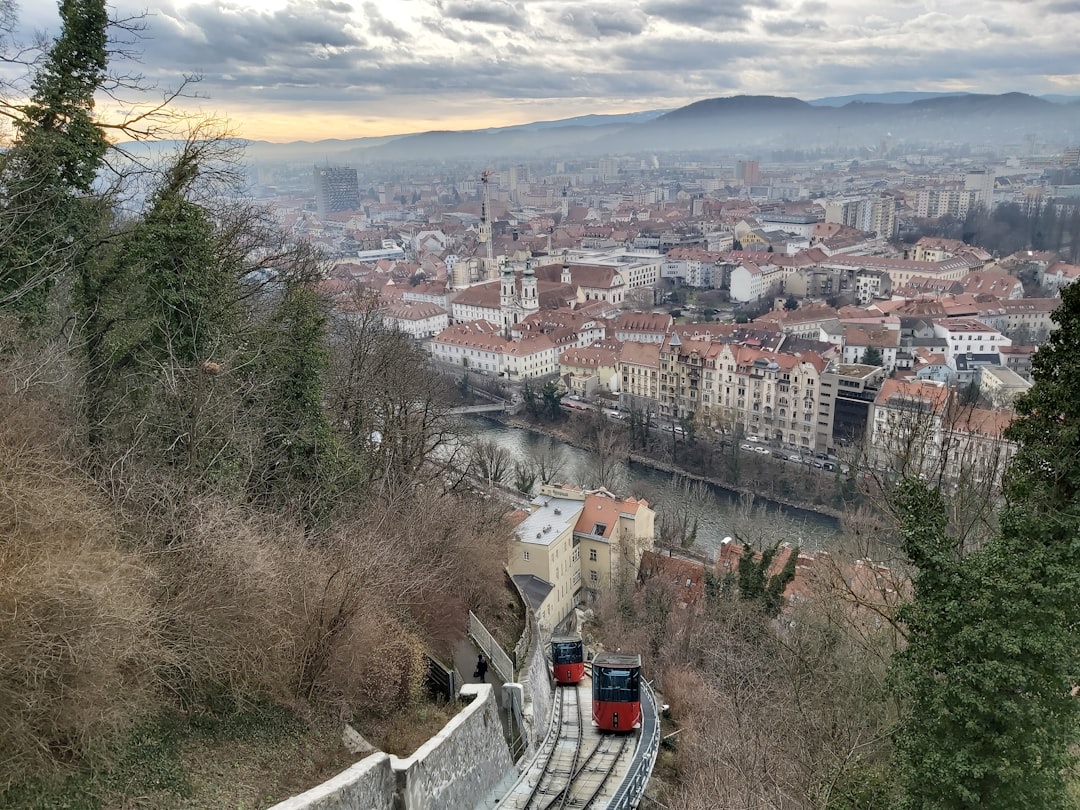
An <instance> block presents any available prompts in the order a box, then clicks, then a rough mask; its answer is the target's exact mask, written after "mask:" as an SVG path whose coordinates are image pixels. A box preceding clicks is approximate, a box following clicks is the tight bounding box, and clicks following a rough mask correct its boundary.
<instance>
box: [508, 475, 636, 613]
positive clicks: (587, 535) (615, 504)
mask: <svg viewBox="0 0 1080 810" xmlns="http://www.w3.org/2000/svg"><path fill="white" fill-rule="evenodd" d="M655 519H656V513H655V512H654V511H653V510H652V509H651V508H649V503H648V501H646V500H644V499H637V498H632V497H627V498H619V497H617V496H615V495H613V494H612V493H610V492H608V491H607V490H605V489H597V490H585V489H580V488H577V487H572V486H567V485H561V484H545V485H544V486H542V487H541V488H540V494H539V495H538V496H536V497H535V498H534V499H533V500H532V503H531V504H530V506H529V513H528V514H527V515H526V516H525V517H524V519H523V520H522V521H521V522H520V523H518V525H517V527H516V528H515V530H514V536H513V538H512V539H511V542H510V561H509V566H508V567H509V570H510V574H511V576H513V577H514V580H515V581H516V582H517V583H518V585H519V587H521V589H522V591H523V592H524V593H525V594H526V597H527V598H528V599H529V601H530V606H531V607H532V608H533V610H534V611H535V612H536V615H537V619H538V620H539V623H540V626H541V629H542V630H543V631H545V632H548V633H550V632H552V631H553V630H554V629H555V628H556V627H557V626H558V624H559V623H560V622H561V621H563V619H565V618H566V617H567V616H568V615H569V614H570V612H571V611H572V610H573V609H574V608H575V607H576V606H577V605H579V604H583V603H588V602H591V601H594V600H595V599H597V598H598V597H599V596H600V594H601V593H603V592H604V591H605V590H607V589H610V588H611V587H612V586H613V585H615V584H616V583H617V582H619V581H620V579H623V578H626V579H627V580H628V581H634V580H635V579H636V578H637V572H638V566H639V564H640V562H641V555H642V553H643V552H645V551H648V550H651V549H652V546H653V539H654V536H655V525H654V524H655Z"/></svg>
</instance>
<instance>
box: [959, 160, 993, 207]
mask: <svg viewBox="0 0 1080 810" xmlns="http://www.w3.org/2000/svg"><path fill="white" fill-rule="evenodd" d="M964 191H974V192H975V199H974V201H973V203H974V204H975V205H981V206H983V207H984V208H986V209H987V210H988V211H989V210H990V209H991V208H993V207H994V170H993V169H968V173H967V174H966V175H964Z"/></svg>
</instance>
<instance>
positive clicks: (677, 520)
mask: <svg viewBox="0 0 1080 810" xmlns="http://www.w3.org/2000/svg"><path fill="white" fill-rule="evenodd" d="M713 500H714V499H713V496H712V493H711V492H710V491H709V487H708V485H707V484H706V483H705V482H703V481H698V480H694V479H691V478H687V477H686V476H684V475H673V476H672V477H671V479H670V480H669V481H668V482H667V484H666V485H665V487H664V490H663V491H662V492H661V493H660V494H659V496H658V505H657V507H656V534H657V541H658V542H659V544H660V545H661V546H662V547H664V548H667V549H684V550H685V549H689V548H691V547H692V546H693V545H694V543H695V541H696V540H697V536H698V528H699V526H700V524H701V520H702V518H703V517H704V516H705V513H706V510H707V509H708V508H709V506H710V505H711V504H712V502H713Z"/></svg>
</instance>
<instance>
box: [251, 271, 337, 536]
mask: <svg viewBox="0 0 1080 810" xmlns="http://www.w3.org/2000/svg"><path fill="white" fill-rule="evenodd" d="M259 345H260V347H261V351H260V354H259V358H258V360H257V362H256V363H255V364H254V371H255V375H256V382H257V385H255V386H253V387H252V390H255V391H258V393H259V399H260V400H261V401H262V402H263V403H264V409H263V411H262V414H261V415H262V416H263V431H262V440H261V442H260V446H259V449H258V451H257V452H258V455H257V469H256V471H255V472H254V474H253V476H252V483H251V484H250V485H249V487H250V489H251V491H252V494H253V495H254V496H255V498H256V500H257V501H258V502H260V503H262V504H264V505H266V506H268V507H271V508H276V509H283V511H286V512H288V513H292V514H296V515H297V516H299V517H300V519H301V520H302V521H303V522H304V523H305V524H307V525H308V526H309V527H314V526H315V525H317V524H318V523H320V522H321V521H322V520H323V519H324V518H325V517H326V516H327V515H328V514H329V513H330V511H331V510H332V508H333V505H334V502H335V500H336V497H337V495H338V494H339V486H340V482H341V470H340V469H339V468H340V463H339V461H340V459H339V455H340V454H339V448H338V442H337V438H336V437H335V436H334V434H333V432H332V431H331V429H330V423H329V421H328V419H327V416H326V410H325V406H324V403H325V400H326V380H327V376H328V371H329V365H330V349H329V346H328V344H327V315H326V312H325V310H324V308H323V303H322V302H321V301H320V300H319V296H318V293H317V292H316V290H315V288H314V287H313V286H312V285H311V284H308V283H305V282H303V281H300V280H293V281H290V282H289V283H287V284H286V285H285V292H284V295H283V296H282V298H281V300H280V302H278V304H277V307H276V308H275V310H274V312H273V313H272V315H271V317H270V319H269V322H268V323H267V325H266V327H265V328H264V329H263V330H261V340H260V341H259Z"/></svg>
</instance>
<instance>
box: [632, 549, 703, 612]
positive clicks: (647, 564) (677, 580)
mask: <svg viewBox="0 0 1080 810" xmlns="http://www.w3.org/2000/svg"><path fill="white" fill-rule="evenodd" d="M638 579H639V581H641V582H643V583H646V582H661V583H663V584H664V585H665V586H666V587H667V588H668V589H669V591H670V593H671V594H672V595H673V596H674V597H675V604H676V605H678V606H679V608H681V609H684V610H685V609H687V608H693V609H697V608H701V607H704V603H705V564H704V563H702V562H700V561H698V560H688V559H686V558H684V557H673V556H669V555H667V554H659V553H657V552H655V551H646V552H645V553H643V554H642V555H641V566H640V568H639V572H638Z"/></svg>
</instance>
